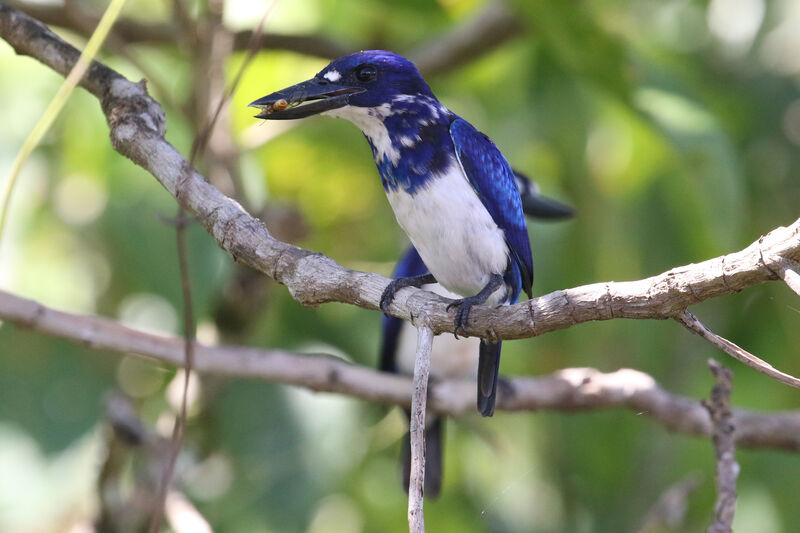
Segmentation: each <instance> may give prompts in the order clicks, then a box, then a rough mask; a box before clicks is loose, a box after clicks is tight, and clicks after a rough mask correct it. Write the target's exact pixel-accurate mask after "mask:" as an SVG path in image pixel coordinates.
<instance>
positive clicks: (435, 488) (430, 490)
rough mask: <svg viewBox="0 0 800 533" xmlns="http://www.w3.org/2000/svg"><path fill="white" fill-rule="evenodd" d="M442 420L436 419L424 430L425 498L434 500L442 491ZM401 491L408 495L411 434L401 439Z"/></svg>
mask: <svg viewBox="0 0 800 533" xmlns="http://www.w3.org/2000/svg"><path fill="white" fill-rule="evenodd" d="M443 449H444V420H443V419H442V418H439V417H436V418H434V419H433V420H432V421H431V424H430V426H428V428H427V429H426V430H425V496H426V497H428V498H432V499H436V498H438V497H439V493H440V492H441V490H442V451H443ZM401 460H402V461H403V489H404V490H405V491H406V493H408V483H409V481H410V479H409V478H410V477H411V434H410V433H406V435H405V437H403V454H402V457H401Z"/></svg>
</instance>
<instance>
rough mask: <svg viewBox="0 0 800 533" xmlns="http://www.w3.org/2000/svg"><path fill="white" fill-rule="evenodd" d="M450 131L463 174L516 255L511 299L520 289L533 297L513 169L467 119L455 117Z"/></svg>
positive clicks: (511, 271) (509, 278)
mask: <svg viewBox="0 0 800 533" xmlns="http://www.w3.org/2000/svg"><path fill="white" fill-rule="evenodd" d="M450 135H451V136H452V138H453V144H454V145H455V150H456V156H457V157H458V160H459V162H460V163H461V167H462V168H463V169H464V174H466V176H467V179H468V180H469V182H470V184H472V187H473V188H474V189H475V192H476V193H477V194H478V198H480V200H481V202H482V203H483V205H484V206H485V207H486V209H487V210H488V211H489V214H490V215H491V216H492V219H493V220H494V222H495V224H497V225H498V227H500V229H502V230H503V232H504V233H505V237H506V243H507V244H508V247H509V249H510V252H511V256H512V259H513V261H512V263H513V264H512V265H509V267H510V268H509V271H508V272H506V276H505V277H506V281H507V282H511V283H512V287H513V288H514V293H515V294H512V295H511V298H509V301H510V302H511V303H514V302H516V301H517V299H518V298H519V293H520V289H522V290H524V291H525V293H526V294H527V295H528V296H529V297H530V296H531V285H532V284H533V257H532V255H531V245H530V241H529V240H528V230H527V226H526V225H525V215H524V213H523V212H522V200H521V199H520V196H519V189H518V188H517V184H516V182H515V181H514V172H513V171H512V170H511V167H510V166H509V164H508V161H506V158H505V157H503V154H501V153H500V150H498V149H497V147H496V146H495V145H494V143H493V142H492V141H491V139H489V137H487V136H486V135H484V134H483V133H481V132H479V131H478V130H476V129H475V128H474V127H473V126H472V125H471V124H470V123H469V122H467V121H466V120H464V119H462V118H458V119H456V120H454V121H453V124H452V125H451V126H450ZM515 271H516V272H515ZM517 276H519V277H517ZM513 278H516V279H513Z"/></svg>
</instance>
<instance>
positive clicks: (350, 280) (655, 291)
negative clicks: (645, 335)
mask: <svg viewBox="0 0 800 533" xmlns="http://www.w3.org/2000/svg"><path fill="white" fill-rule="evenodd" d="M0 34H1V35H2V36H3V38H5V39H6V40H7V41H8V42H9V43H11V45H12V46H13V47H14V48H15V49H16V50H17V52H19V53H23V54H27V55H31V56H33V57H36V58H37V59H39V60H41V61H42V62H44V63H45V64H47V65H49V66H51V67H52V68H54V69H55V70H56V71H58V72H61V73H64V72H66V71H67V70H68V69H69V67H71V66H72V64H74V62H75V60H76V59H77V57H78V51H77V50H75V49H74V48H73V47H72V46H70V45H68V44H67V43H65V42H64V41H62V40H61V39H60V38H58V37H57V36H56V35H55V34H53V33H52V32H50V31H49V30H47V28H45V27H44V26H42V25H41V24H40V23H38V22H37V21H35V20H33V19H31V18H30V17H28V16H26V15H24V14H22V13H19V12H17V11H14V10H12V9H11V8H9V7H7V6H4V5H3V4H0ZM82 85H83V86H84V87H85V88H86V89H87V90H89V91H90V92H91V93H92V94H94V95H96V96H97V97H98V98H100V99H101V102H102V106H103V110H104V112H105V114H106V116H107V118H108V123H109V126H110V129H111V139H112V143H113V145H114V147H115V148H116V149H117V151H119V152H120V153H122V154H123V155H125V156H127V157H129V158H130V159H131V160H132V161H134V162H135V163H136V164H138V165H140V166H142V167H143V168H145V169H146V170H148V171H149V172H150V173H151V174H153V176H155V177H156V178H157V179H158V180H159V181H160V182H161V184H162V185H163V186H164V187H165V188H166V189H167V190H168V191H169V192H170V193H172V194H173V195H174V196H175V197H176V199H177V200H178V202H179V203H180V204H181V205H183V206H184V207H185V208H186V209H187V210H188V211H190V212H191V213H193V214H194V215H195V216H196V217H197V218H198V220H199V221H200V222H201V223H202V224H203V225H204V226H205V227H206V229H207V230H208V231H209V233H211V235H212V236H213V237H214V238H215V239H216V241H217V242H218V244H219V245H220V246H221V247H222V248H223V249H225V250H226V251H228V252H229V253H230V254H231V255H232V256H233V257H234V258H235V259H236V260H238V261H240V262H242V263H244V264H246V265H249V266H251V267H253V268H255V269H257V270H260V271H261V272H264V273H266V274H267V275H269V276H270V277H272V278H274V279H276V280H277V281H278V282H280V283H282V284H284V285H286V286H287V288H288V289H289V291H290V293H291V294H292V296H293V297H294V298H295V299H296V300H298V301H299V302H301V303H303V304H305V305H309V306H315V305H319V304H322V303H325V302H332V301H337V302H344V303H350V304H353V305H357V306H360V307H364V308H367V309H377V308H378V301H379V299H380V295H381V293H382V291H383V289H384V288H385V286H386V284H387V283H388V280H387V279H386V278H384V277H382V276H379V275H377V274H370V273H364V272H358V271H354V270H350V269H348V268H344V267H342V266H340V265H338V264H337V263H336V262H334V261H333V260H331V259H330V258H327V257H325V256H323V255H321V254H315V253H312V252H310V251H308V250H304V249H301V248H298V247H295V246H291V245H288V244H286V243H283V242H280V241H278V240H276V239H274V238H273V237H272V236H271V235H270V234H269V232H268V231H267V229H266V228H265V227H264V226H263V224H262V223H261V222H260V221H258V220H257V219H255V218H253V217H252V216H250V215H249V214H248V213H246V212H245V211H244V210H243V209H242V208H241V206H239V204H237V203H236V202H234V201H233V200H231V199H230V198H227V197H225V196H224V195H223V194H221V193H220V192H219V191H218V190H217V189H215V188H214V187H212V186H211V185H209V184H208V183H207V182H206V181H205V179H203V176H201V175H200V174H199V173H198V172H197V171H195V170H194V169H193V168H192V167H191V166H190V165H189V164H188V162H187V161H186V159H184V158H183V156H181V154H180V153H178V152H177V151H176V150H175V148H174V147H173V146H172V145H170V144H169V143H168V142H167V141H166V140H165V139H164V137H163V134H164V131H165V124H164V114H163V111H162V110H161V108H160V107H159V106H158V104H157V103H156V102H155V101H153V100H152V99H151V98H150V97H149V96H148V95H147V92H146V90H145V87H144V86H143V85H142V84H135V83H132V82H130V81H128V80H126V79H125V78H123V77H122V76H120V75H119V74H118V73H116V72H115V71H113V70H111V69H109V68H108V67H106V66H104V65H102V64H100V63H97V62H95V63H94V64H93V66H92V68H91V69H90V70H89V73H88V74H87V76H86V77H85V78H84V79H83V80H82ZM762 257H763V258H765V259H764V260H762ZM787 260H793V261H798V260H800V220H797V221H795V222H794V223H793V224H792V225H791V226H789V227H787V228H777V229H775V230H773V231H771V232H770V233H768V234H767V235H765V236H763V237H762V238H761V239H759V240H758V241H757V242H755V243H753V244H751V245H750V246H749V247H747V248H746V249H744V250H742V251H740V252H736V253H732V254H729V255H726V256H721V257H717V258H715V259H710V260H708V261H705V262H702V263H698V264H691V265H686V266H683V267H678V268H675V269H672V270H670V271H668V272H665V273H663V274H660V275H657V276H653V277H651V278H647V279H643V280H639V281H630V282H621V283H618V282H607V283H596V284H592V285H586V286H583V287H576V288H573V289H566V290H563V291H556V292H554V293H551V294H547V295H544V296H541V297H539V298H534V299H532V300H529V301H527V302H523V303H519V304H516V305H513V306H501V307H499V308H494V309H493V308H489V307H485V306H483V307H476V308H475V309H474V310H473V312H472V314H471V317H470V318H471V324H470V325H469V326H468V327H467V328H466V329H467V331H466V333H467V334H469V335H473V336H483V337H493V338H498V339H517V338H524V337H533V336H537V335H542V334H544V333H547V332H550V331H555V330H559V329H564V328H568V327H571V326H573V325H575V324H579V323H582V322H588V321H592V320H609V319H611V318H636V319H645V318H649V319H653V318H658V319H661V318H669V317H673V316H676V315H678V314H680V313H681V312H682V311H683V310H684V309H685V308H686V307H688V306H689V305H691V304H694V303H697V302H699V301H703V300H707V299H709V298H713V297H716V296H721V295H724V294H731V293H734V292H737V291H739V290H741V289H743V288H745V287H750V286H753V285H757V284H759V283H763V282H765V281H768V280H771V279H775V278H776V275H775V274H774V272H773V270H772V269H774V268H775V267H777V266H778V265H779V264H782V263H784V262H785V261H787ZM446 303H447V301H446V300H445V299H443V298H440V297H438V296H434V295H432V294H430V293H427V292H425V291H421V290H419V289H410V288H409V289H404V290H402V291H400V292H399V293H398V296H397V297H396V298H395V299H394V300H393V302H392V305H391V308H390V312H391V313H392V314H393V315H395V316H398V317H400V318H404V319H407V320H408V319H410V318H411V317H412V316H420V315H421V314H423V313H426V314H427V315H428V316H429V317H430V321H431V323H430V326H431V328H432V329H433V331H434V334H438V333H441V332H446V331H449V332H452V330H453V318H452V315H451V314H450V313H449V312H448V311H447V310H446V309H445V305H446Z"/></svg>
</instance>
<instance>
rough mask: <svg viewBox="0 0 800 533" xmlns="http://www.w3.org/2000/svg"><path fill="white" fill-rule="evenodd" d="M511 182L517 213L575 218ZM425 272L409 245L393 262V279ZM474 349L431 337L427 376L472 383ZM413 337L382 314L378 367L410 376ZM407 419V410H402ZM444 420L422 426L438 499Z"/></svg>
mask: <svg viewBox="0 0 800 533" xmlns="http://www.w3.org/2000/svg"><path fill="white" fill-rule="evenodd" d="M514 178H515V179H516V182H517V187H518V188H519V194H520V197H521V198H522V209H523V211H524V212H525V214H526V215H528V216H530V217H534V218H538V219H549V220H556V219H564V218H569V217H571V216H572V215H573V214H574V210H573V209H572V208H571V207H569V206H567V205H564V204H562V203H561V202H558V201H557V200H553V199H551V198H547V197H545V196H543V195H541V194H540V193H539V188H538V186H537V185H536V183H534V182H532V181H530V180H529V179H528V178H527V177H526V176H525V175H523V174H521V173H520V172H517V171H514ZM426 272H428V267H427V266H425V263H423V261H422V258H420V256H419V254H418V253H417V250H416V249H415V248H414V247H413V246H412V247H410V248H409V249H408V250H407V251H406V253H405V255H404V256H403V258H402V259H400V261H399V262H398V263H397V266H396V267H395V270H394V274H393V276H394V277H408V276H419V275H421V274H425V273H426ZM422 288H423V289H425V290H427V291H431V292H434V293H436V294H439V295H441V296H445V297H447V298H457V297H458V296H456V295H454V294H452V293H450V292H448V291H447V290H445V289H444V287H442V286H441V285H439V284H438V283H433V284H428V285H423V286H422ZM478 351H479V342H478V339H476V338H474V337H467V338H464V337H462V338H458V339H457V338H455V337H447V336H446V337H436V338H435V339H434V341H433V346H432V347H431V367H430V376H431V378H432V379H475V376H476V374H477V371H478V364H477V363H478V361H477V359H476V358H475V353H476V352H478ZM416 352H417V347H416V333H415V331H414V328H413V327H411V325H409V324H408V322H406V321H404V320H401V319H399V318H397V317H393V316H389V315H387V316H384V318H383V323H382V335H381V347H380V358H379V366H378V367H379V369H380V370H382V371H384V372H391V373H397V374H405V375H413V373H414V360H415V358H416ZM406 415H407V416H410V412H409V411H408V410H406ZM443 452H444V419H443V417H440V416H437V415H433V416H428V417H426V428H425V495H426V496H427V497H430V498H437V497H438V496H439V492H440V490H441V486H442V474H443V468H444V459H443V457H442V454H443ZM400 462H401V465H402V469H403V470H402V479H403V487H404V488H405V490H406V492H408V481H409V474H410V472H411V447H410V442H409V434H408V433H406V434H405V436H404V437H403V449H402V454H401V457H400Z"/></svg>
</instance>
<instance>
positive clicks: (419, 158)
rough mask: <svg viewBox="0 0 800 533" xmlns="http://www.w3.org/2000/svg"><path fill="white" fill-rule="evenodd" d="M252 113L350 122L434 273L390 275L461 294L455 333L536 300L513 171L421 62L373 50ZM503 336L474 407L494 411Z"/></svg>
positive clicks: (388, 293)
mask: <svg viewBox="0 0 800 533" xmlns="http://www.w3.org/2000/svg"><path fill="white" fill-rule="evenodd" d="M250 106H252V107H256V108H259V109H260V110H261V112H260V113H259V114H258V115H256V118H261V119H269V120H285V119H298V118H304V117H308V116H311V115H316V114H324V115H328V116H333V117H339V118H344V119H346V120H349V121H350V122H352V123H353V124H355V125H356V126H358V127H359V128H360V129H361V131H362V132H363V134H364V136H365V137H366V138H367V141H368V142H369V145H370V147H371V148H372V155H373V158H374V160H375V164H376V166H377V167H378V173H379V174H380V178H381V183H382V184H383V188H384V190H385V192H386V196H387V198H388V200H389V204H390V205H391V207H392V209H393V211H394V214H395V218H396V219H397V222H398V223H399V225H400V227H401V228H402V229H403V230H404V231H405V233H406V234H407V235H408V237H409V239H410V240H411V243H412V245H413V246H414V248H415V249H416V250H417V252H418V253H419V256H420V258H421V259H422V260H423V261H424V263H425V265H426V266H427V268H428V272H426V273H424V274H420V275H416V276H403V277H398V278H395V279H393V280H392V281H391V282H390V283H389V284H388V285H387V287H386V288H385V290H384V291H383V294H382V295H381V300H380V307H381V309H382V310H383V311H384V312H385V313H386V312H387V311H388V309H389V306H390V305H391V302H392V300H393V299H394V297H395V294H396V293H397V291H399V290H400V289H402V288H404V287H409V286H413V287H421V286H422V285H425V284H427V283H435V282H438V283H439V284H440V285H442V286H443V287H444V288H445V289H447V290H448V291H450V292H452V293H454V294H455V295H457V296H459V298H457V299H456V300H454V301H453V302H451V303H450V304H449V305H448V306H447V309H448V310H450V309H455V317H454V326H453V331H454V334H455V335H458V333H459V332H463V331H464V330H465V328H466V326H467V324H468V321H469V315H470V310H471V309H472V307H473V306H475V305H481V304H486V305H508V304H513V303H516V302H517V301H518V299H519V296H520V293H521V292H522V291H525V293H526V294H527V295H528V297H531V286H532V284H533V257H532V254H531V247H530V242H529V241H528V232H527V226H526V224H525V216H524V215H523V211H522V201H521V199H520V195H519V191H518V189H517V186H516V184H515V181H514V173H513V172H512V170H511V167H510V166H509V164H508V162H507V161H506V159H505V157H504V156H503V154H502V153H500V150H498V148H497V147H496V146H495V145H494V143H493V142H492V141H491V140H490V139H489V137H487V136H486V135H484V134H483V133H481V132H479V131H478V130H477V129H475V127H474V126H472V125H471V124H470V123H469V122H467V121H466V120H464V119H463V118H461V117H459V116H458V115H456V114H455V113H453V112H452V111H450V110H448V109H447V108H446V107H445V106H443V105H442V104H441V103H440V102H439V100H437V99H436V96H434V94H433V91H431V88H430V87H429V86H428V84H427V83H426V82H425V80H424V79H422V76H421V75H420V74H419V72H418V71H417V68H416V66H414V64H413V63H412V62H411V61H409V60H408V59H406V58H404V57H402V56H400V55H397V54H395V53H392V52H387V51H383V50H369V51H363V52H357V53H354V54H349V55H346V56H343V57H340V58H338V59H335V60H333V61H332V62H331V63H330V64H328V66H326V67H325V68H324V69H322V70H321V71H320V72H319V73H318V74H317V75H316V76H314V77H313V78H311V79H309V80H307V81H304V82H301V83H298V84H296V85H293V86H291V87H288V88H286V89H283V90H280V91H277V92H274V93H272V94H269V95H267V96H264V97H262V98H259V99H258V100H255V101H254V102H252V103H251V104H250ZM501 344H502V343H501V342H500V341H497V340H494V339H481V340H480V346H479V356H478V374H477V381H478V394H477V407H478V411H479V412H480V413H481V414H482V415H483V416H492V414H493V413H494V404H495V398H496V395H497V376H498V371H499V365H500V349H501Z"/></svg>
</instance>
